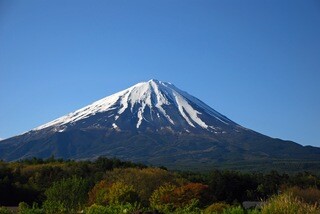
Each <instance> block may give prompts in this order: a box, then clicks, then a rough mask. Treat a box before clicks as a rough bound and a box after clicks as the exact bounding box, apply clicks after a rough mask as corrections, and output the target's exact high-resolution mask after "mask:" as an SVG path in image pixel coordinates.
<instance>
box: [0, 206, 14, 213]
mask: <svg viewBox="0 0 320 214" xmlns="http://www.w3.org/2000/svg"><path fill="white" fill-rule="evenodd" d="M0 214H13V212H11V211H10V210H9V209H8V208H6V207H0Z"/></svg>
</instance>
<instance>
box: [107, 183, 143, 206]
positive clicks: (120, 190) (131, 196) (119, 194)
mask: <svg viewBox="0 0 320 214" xmlns="http://www.w3.org/2000/svg"><path fill="white" fill-rule="evenodd" d="M106 199H107V201H108V203H109V204H124V203H131V204H133V203H135V202H139V196H138V193H137V192H136V191H135V189H134V188H133V186H132V185H126V184H124V183H121V182H116V183H114V184H112V185H111V186H110V188H109V191H108V192H107V195H106Z"/></svg>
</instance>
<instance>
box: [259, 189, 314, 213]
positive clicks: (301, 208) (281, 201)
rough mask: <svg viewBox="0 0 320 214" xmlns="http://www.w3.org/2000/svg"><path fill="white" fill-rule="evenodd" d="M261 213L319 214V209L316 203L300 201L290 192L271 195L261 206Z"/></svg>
mask: <svg viewBox="0 0 320 214" xmlns="http://www.w3.org/2000/svg"><path fill="white" fill-rule="evenodd" d="M261 213H262V214H273V213H277V214H316V213H317V214H319V213H320V209H319V208H318V207H317V205H316V204H314V205H310V204H308V203H305V202H302V201H301V200H299V199H298V198H297V197H294V196H293V195H292V194H291V193H286V194H281V195H277V196H274V197H272V198H271V199H270V200H269V201H268V202H267V204H266V205H264V206H263V207H262V210H261Z"/></svg>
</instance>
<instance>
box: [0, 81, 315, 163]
mask: <svg viewBox="0 0 320 214" xmlns="http://www.w3.org/2000/svg"><path fill="white" fill-rule="evenodd" d="M51 155H54V156H55V157H59V158H65V159H94V158H97V157H99V156H107V157H117V158H120V159H125V160H131V161H136V162H143V163H146V164H152V165H164V166H167V167H170V168H179V167H182V168H189V167H194V168H197V167H207V166H219V165H223V164H224V165H225V164H228V163H266V162H269V163H275V161H276V162H277V161H278V162H279V161H280V162H281V161H284V160H286V161H297V160H298V161H299V160H303V161H306V160H309V161H311V162H312V161H320V148H316V147H311V146H305V147H304V146H301V145H299V144H297V143H294V142H291V141H283V140H280V139H274V138H270V137H268V136H265V135H262V134H260V133H257V132H255V131H253V130H250V129H247V128H245V127H242V126H241V125H239V124H237V123H236V122H233V121H232V120H230V119H229V118H227V117H226V116H224V115H222V114H220V113H219V112H217V111H215V110H214V109H212V108H211V107H210V106H208V105H206V104H205V103H204V102H202V101H200V100H199V99H197V98H195V97H193V96H191V95H190V94H188V93H187V92H184V91H182V90H180V89H179V88H177V87H175V86H174V85H173V84H171V83H167V82H161V81H158V80H153V79H152V80H150V81H148V82H141V83H138V84H136V85H134V86H132V87H130V88H128V89H125V90H123V91H120V92H118V93H115V94H113V95H110V96H107V97H105V98H103V99H101V100H98V101H96V102H94V103H92V104H91V105H88V106H86V107H84V108H81V109H79V110H77V111H74V112H72V113H69V114H67V115H65V116H63V117H60V118H58V119H56V120H53V121H51V122H49V123H46V124H44V125H41V126H39V127H36V128H34V129H32V130H31V131H29V132H26V133H24V134H22V135H19V136H14V137H12V138H9V139H5V140H2V141H0V159H3V160H7V161H13V160H19V159H25V158H30V157H34V156H35V157H41V158H46V157H50V156H51Z"/></svg>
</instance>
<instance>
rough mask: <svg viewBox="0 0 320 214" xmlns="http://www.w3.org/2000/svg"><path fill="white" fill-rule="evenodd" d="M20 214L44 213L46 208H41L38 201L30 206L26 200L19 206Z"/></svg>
mask: <svg viewBox="0 0 320 214" xmlns="http://www.w3.org/2000/svg"><path fill="white" fill-rule="evenodd" d="M18 213H19V214H44V213H45V212H44V210H43V209H41V208H39V206H38V204H37V203H33V205H32V207H30V206H29V205H28V204H27V203H25V202H20V203H19V207H18Z"/></svg>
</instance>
